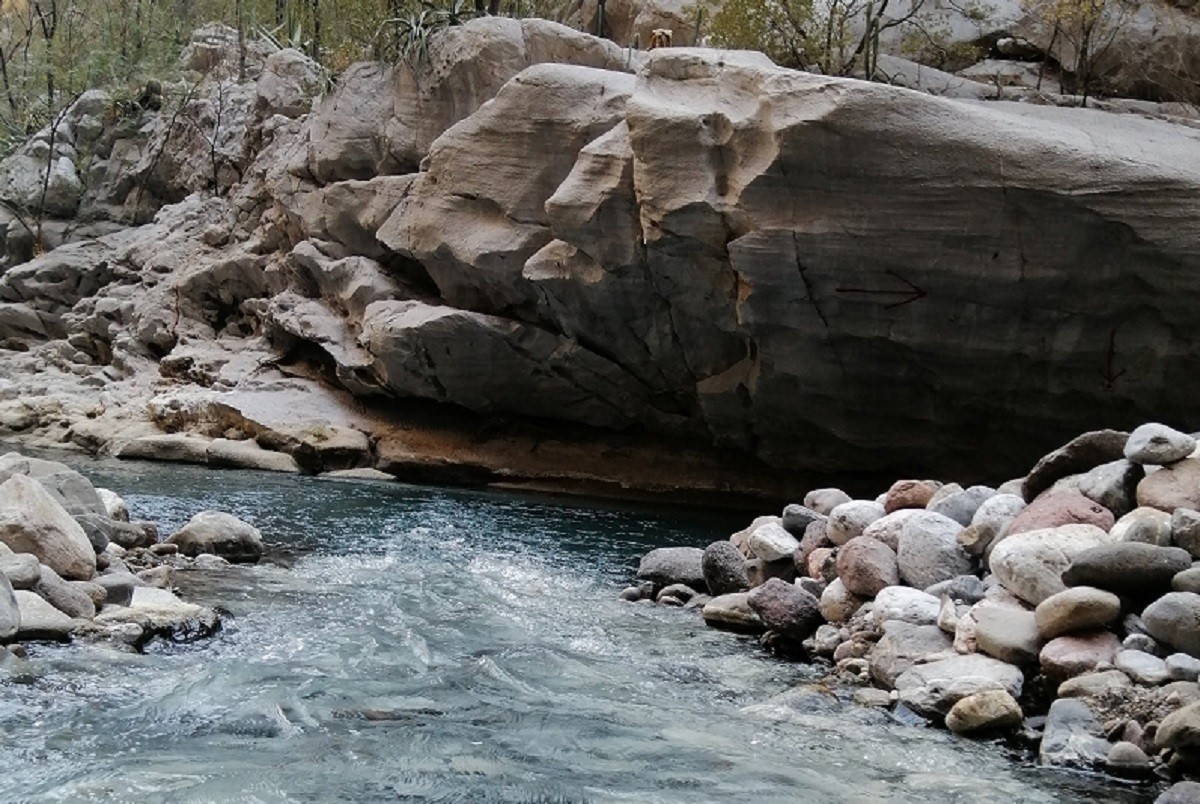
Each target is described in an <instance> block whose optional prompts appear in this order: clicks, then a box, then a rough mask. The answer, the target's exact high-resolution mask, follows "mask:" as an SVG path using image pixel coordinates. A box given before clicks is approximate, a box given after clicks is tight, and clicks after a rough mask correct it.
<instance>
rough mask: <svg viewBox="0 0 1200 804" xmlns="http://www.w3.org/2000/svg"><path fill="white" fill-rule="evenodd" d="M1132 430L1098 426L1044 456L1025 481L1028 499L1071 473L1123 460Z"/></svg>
mask: <svg viewBox="0 0 1200 804" xmlns="http://www.w3.org/2000/svg"><path fill="white" fill-rule="evenodd" d="M1128 441H1129V433H1122V432H1118V431H1116V430H1094V431H1092V432H1088V433H1084V434H1082V435H1079V436H1076V437H1075V438H1073V439H1071V440H1070V441H1068V442H1067V443H1066V444H1064V445H1063V446H1061V447H1059V448H1058V449H1056V450H1054V451H1053V452H1051V453H1049V454H1047V455H1045V456H1043V457H1042V459H1041V460H1040V461H1038V462H1037V465H1035V466H1034V467H1033V469H1032V470H1030V472H1029V474H1028V475H1026V476H1025V480H1024V482H1023V483H1022V484H1021V493H1022V495H1023V496H1024V497H1025V501H1026V502H1033V501H1034V500H1035V499H1037V497H1038V495H1040V494H1041V493H1042V492H1043V491H1045V490H1046V489H1048V488H1050V487H1051V486H1053V485H1054V484H1055V483H1057V482H1058V481H1059V480H1062V479H1063V478H1064V477H1069V476H1070V475H1077V474H1081V473H1083V472H1088V471H1090V470H1091V469H1093V468H1095V467H1097V466H1099V465H1101V464H1105V463H1111V462H1113V461H1117V460H1120V459H1122V458H1123V457H1124V455H1125V444H1126V443H1128Z"/></svg>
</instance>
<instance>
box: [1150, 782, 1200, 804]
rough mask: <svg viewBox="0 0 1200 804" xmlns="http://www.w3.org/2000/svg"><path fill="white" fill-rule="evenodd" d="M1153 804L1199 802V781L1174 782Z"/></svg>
mask: <svg viewBox="0 0 1200 804" xmlns="http://www.w3.org/2000/svg"><path fill="white" fill-rule="evenodd" d="M1154 804H1200V782H1176V783H1175V784H1173V785H1171V786H1170V787H1168V788H1167V789H1166V790H1164V791H1163V793H1162V795H1160V796H1159V797H1158V798H1156V799H1154Z"/></svg>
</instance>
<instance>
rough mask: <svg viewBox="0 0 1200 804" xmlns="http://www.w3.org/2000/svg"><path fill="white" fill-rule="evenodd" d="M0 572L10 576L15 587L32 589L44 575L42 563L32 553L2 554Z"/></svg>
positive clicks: (9, 578)
mask: <svg viewBox="0 0 1200 804" xmlns="http://www.w3.org/2000/svg"><path fill="white" fill-rule="evenodd" d="M0 574H3V575H4V576H5V577H7V578H8V581H9V583H11V584H12V587H13V589H32V588H33V586H34V584H36V583H37V582H38V579H39V578H41V576H42V565H41V563H39V562H38V560H37V557H36V556H34V555H31V554H30V553H15V554H13V555H10V556H0Z"/></svg>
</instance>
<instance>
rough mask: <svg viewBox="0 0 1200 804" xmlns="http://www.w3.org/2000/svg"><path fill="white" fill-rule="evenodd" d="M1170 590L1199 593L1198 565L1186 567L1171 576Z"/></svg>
mask: <svg viewBox="0 0 1200 804" xmlns="http://www.w3.org/2000/svg"><path fill="white" fill-rule="evenodd" d="M1171 591H1172V592H1194V593H1196V594H1200V567H1193V568H1191V569H1186V570H1184V571H1183V572H1180V573H1179V574H1177V575H1176V576H1175V577H1174V578H1172V579H1171Z"/></svg>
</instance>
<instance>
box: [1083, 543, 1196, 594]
mask: <svg viewBox="0 0 1200 804" xmlns="http://www.w3.org/2000/svg"><path fill="white" fill-rule="evenodd" d="M1191 566H1192V557H1191V556H1190V555H1189V554H1188V552H1187V551H1186V550H1182V549H1180V548H1178V547H1156V546H1154V545H1152V544H1142V543H1141V542H1118V543H1116V544H1103V545H1099V546H1097V547H1091V548H1088V549H1087V550H1083V551H1081V552H1079V553H1077V554H1076V555H1074V556H1073V557H1072V558H1071V563H1070V565H1069V566H1068V567H1067V569H1066V570H1064V571H1063V573H1062V580H1063V583H1065V584H1066V585H1067V586H1095V587H1097V588H1099V589H1107V590H1109V591H1110V592H1115V593H1117V594H1119V595H1128V596H1131V597H1141V598H1146V597H1152V596H1154V595H1156V594H1158V593H1159V592H1163V591H1166V590H1167V589H1170V588H1171V579H1172V578H1174V577H1175V575H1176V574H1177V573H1180V572H1183V571H1184V570H1186V569H1188V568H1190V567H1191Z"/></svg>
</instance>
